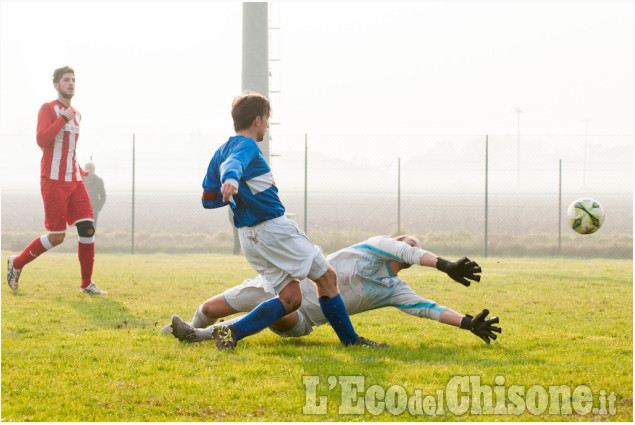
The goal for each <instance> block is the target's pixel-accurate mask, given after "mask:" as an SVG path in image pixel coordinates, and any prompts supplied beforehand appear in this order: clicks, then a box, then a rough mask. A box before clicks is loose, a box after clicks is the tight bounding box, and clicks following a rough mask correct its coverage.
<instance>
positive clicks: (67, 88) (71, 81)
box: [54, 72, 75, 99]
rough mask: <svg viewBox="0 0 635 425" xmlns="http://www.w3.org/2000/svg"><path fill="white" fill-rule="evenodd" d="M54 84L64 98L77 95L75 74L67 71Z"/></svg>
mask: <svg viewBox="0 0 635 425" xmlns="http://www.w3.org/2000/svg"><path fill="white" fill-rule="evenodd" d="M54 86H55V89H56V90H57V92H58V93H59V94H60V96H62V97H63V98H64V99H71V98H72V97H73V96H74V95H75V74H73V73H71V72H67V73H66V74H64V75H62V78H61V79H60V82H59V83H55V84H54Z"/></svg>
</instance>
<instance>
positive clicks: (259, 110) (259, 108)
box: [232, 92, 271, 132]
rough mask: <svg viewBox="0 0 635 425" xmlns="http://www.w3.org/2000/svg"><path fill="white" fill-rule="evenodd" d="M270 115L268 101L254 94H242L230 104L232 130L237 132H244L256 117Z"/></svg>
mask: <svg viewBox="0 0 635 425" xmlns="http://www.w3.org/2000/svg"><path fill="white" fill-rule="evenodd" d="M270 113H271V104H270V103H269V99H267V98H266V97H264V96H263V95H261V94H259V93H256V92H246V93H243V94H241V95H240V96H237V97H236V98H234V101H233V102H232V118H233V119H234V130H236V131H237V132H238V131H241V130H245V129H247V128H249V127H251V124H252V123H253V122H254V120H255V119H256V117H264V116H267V115H269V114H270Z"/></svg>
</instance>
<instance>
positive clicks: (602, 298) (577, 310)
mask: <svg viewBox="0 0 635 425" xmlns="http://www.w3.org/2000/svg"><path fill="white" fill-rule="evenodd" d="M7 256H8V253H6V252H4V253H3V255H2V261H3V262H6V258H7ZM477 261H479V263H481V265H482V267H483V279H482V281H481V282H480V283H478V284H474V285H472V286H471V287H470V288H465V287H463V286H461V285H459V284H458V283H455V282H453V281H451V280H450V279H449V278H448V277H447V276H445V275H444V274H442V273H440V272H438V271H436V270H433V269H429V268H423V267H412V268H410V269H408V270H406V271H403V272H402V273H401V274H400V276H401V277H402V279H404V280H406V281H407V282H408V283H409V285H410V286H411V287H412V288H413V289H414V290H415V291H416V292H418V293H419V294H420V295H422V296H423V297H426V298H429V299H433V300H435V301H436V302H438V303H439V304H441V305H445V306H448V307H450V308H453V309H454V310H457V311H459V312H461V313H469V314H475V313H477V312H479V311H480V310H481V309H483V308H488V309H489V310H490V311H491V314H492V315H498V316H500V317H501V326H502V327H503V334H502V336H501V337H500V338H499V339H498V341H497V342H496V343H494V344H492V345H490V346H487V345H485V344H483V343H482V341H481V340H479V339H478V338H476V337H475V336H474V335H472V334H470V333H469V332H465V331H462V330H460V329H457V328H452V327H448V326H444V325H441V324H439V323H436V322H433V321H430V320H425V319H420V318H417V317H413V316H409V315H406V314H403V313H402V312H400V311H398V310H397V309H394V308H385V309H378V310H374V311H370V312H367V313H363V314H360V315H356V316H353V317H352V321H353V324H354V325H355V328H356V330H357V332H358V333H359V334H360V335H363V336H365V337H367V338H370V339H373V340H376V341H385V342H388V343H389V344H390V347H389V348H387V349H382V350H373V349H368V348H364V347H349V348H345V347H342V346H341V345H340V344H339V343H338V341H337V338H336V336H335V334H334V332H333V331H332V329H331V328H330V327H329V326H328V325H325V326H321V327H318V328H316V329H315V331H314V332H313V333H312V334H311V335H310V336H307V337H303V338H299V339H282V338H280V337H278V336H276V335H275V334H273V333H272V332H269V331H265V332H262V333H260V334H257V335H255V336H253V337H250V338H247V339H245V340H243V341H241V342H240V343H239V346H238V347H237V349H236V351H235V352H233V353H228V352H219V351H217V350H216V349H215V348H214V346H213V343H211V342H207V343H201V344H186V343H181V342H179V341H177V340H176V339H175V338H173V337H171V336H165V335H161V334H160V333H159V330H160V329H161V327H162V326H163V325H165V324H167V323H169V320H170V317H171V315H172V314H174V313H176V314H179V315H181V317H183V318H185V319H186V320H189V319H190V318H191V316H192V314H193V312H194V310H195V309H196V307H197V306H198V305H199V304H200V303H201V302H202V301H204V300H205V299H207V298H208V297H210V296H212V295H215V294H218V293H221V292H222V291H223V290H225V289H227V288H229V287H231V286H234V285H237V284H239V283H241V282H242V281H243V280H244V279H245V278H249V277H252V276H253V275H254V272H253V270H252V269H251V268H250V267H249V265H248V264H247V262H246V261H245V260H244V258H243V257H240V256H236V257H234V256H226V255H204V254H190V255H168V254H153V255H134V256H132V255H116V254H99V252H98V254H97V261H96V265H95V274H94V279H95V283H96V284H97V285H98V286H99V287H100V288H103V289H105V290H107V291H109V294H108V295H106V296H103V297H90V296H87V295H86V294H82V293H81V292H80V291H79V264H78V261H77V257H76V255H74V254H66V253H55V252H52V253H47V254H45V255H44V256H42V257H41V258H39V259H38V260H36V261H35V262H33V263H31V264H29V265H28V266H27V267H26V268H25V269H24V272H23V274H22V277H21V279H20V290H19V291H18V292H12V291H11V290H10V288H9V287H8V286H7V285H6V283H3V285H2V420H11V421H133V420H139V421H141V420H143V421H223V420H229V421H244V420H247V421H250V420H254V421H263V420H269V421H273V420H281V421H325V420H338V421H413V420H435V421H440V420H441V421H445V420H450V421H453V420H461V421H462V420H475V421H500V420H503V421H517V420H520V421H528V420H536V419H539V420H554V421H561V420H567V421H569V420H574V421H575V420H580V421H594V420H623V421H625V420H629V421H630V420H632V418H633V402H632V392H633V391H632V382H633V362H632V361H633V352H632V347H633V341H632V335H633V328H632V325H633V320H632V319H633V303H632V300H633V280H632V277H633V275H632V271H633V268H632V261H631V260H599V259H591V260H574V259H561V258H549V259H527V258H523V259H514V258H488V259H477ZM3 280H4V279H3ZM459 376H467V377H472V378H471V379H478V380H480V384H481V385H482V386H489V387H491V388H492V389H495V388H498V389H499V390H500V389H501V388H503V389H504V390H505V391H506V393H505V395H506V397H507V399H506V403H505V404H506V405H507V406H509V407H513V406H512V404H510V400H509V397H508V396H509V388H510V387H512V386H521V387H524V388H525V389H526V390H529V389H530V388H531V387H532V386H536V385H539V386H541V387H543V388H544V389H545V390H546V391H548V390H549V386H566V387H567V388H570V389H571V391H573V390H574V389H575V388H576V387H578V386H581V385H585V386H588V387H589V388H590V390H591V391H593V395H594V399H593V403H594V405H593V407H594V408H598V407H601V406H600V405H599V402H600V399H599V397H598V395H599V394H601V391H605V392H606V395H607V396H608V395H609V394H610V393H611V392H613V393H614V394H615V408H616V412H615V414H614V415H609V414H606V415H603V414H593V412H591V413H589V414H586V415H580V414H576V412H575V410H574V411H573V412H572V414H562V413H560V414H550V413H549V408H547V409H546V411H543V412H542V413H540V414H538V415H534V414H532V412H531V411H529V410H528V409H525V410H524V411H523V412H520V414H519V415H516V414H513V413H517V412H516V411H514V409H509V412H508V414H479V413H478V410H479V408H478V406H475V404H474V403H472V405H471V406H470V408H469V409H468V411H467V412H466V413H465V414H462V412H459V413H458V414H457V412H458V410H457V409H452V408H450V406H449V405H448V399H447V398H446V397H445V396H444V397H442V400H443V402H444V403H443V404H444V405H443V406H442V407H443V408H442V409H439V408H438V407H439V406H436V407H437V408H436V409H432V410H434V412H432V414H426V413H423V414H420V413H419V412H421V411H422V409H421V405H417V397H416V394H419V395H423V396H424V397H425V396H430V397H433V398H436V397H437V392H438V391H443V392H444V395H447V394H446V393H447V392H448V391H449V390H448V383H449V382H451V380H452V378H453V377H459ZM303 377H305V378H303ZM306 377H308V378H306ZM333 377H334V378H333ZM342 377H344V378H342ZM345 377H356V378H345ZM359 377H362V379H363V384H364V387H363V390H360V391H359V394H358V395H359V398H358V399H357V400H355V401H350V397H348V396H349V395H350V391H349V392H347V391H346V388H345V386H343V384H342V382H344V381H346V379H349V380H350V379H359ZM497 377H499V378H497ZM500 377H502V378H500ZM307 379H309V380H311V379H313V380H315V379H317V380H319V382H318V384H317V385H316V386H314V388H313V389H314V391H312V390H311V388H309V387H308V386H307V384H306V380H307ZM334 379H335V381H333V380H334ZM455 379H456V378H455ZM501 379H503V380H504V383H503V384H502V385H498V387H497V386H496V384H497V382H498V383H500V382H501ZM342 380H343V381H342ZM497 380H498V381H497ZM340 381H342V382H340ZM332 382H335V385H330V384H331V383H332ZM373 386H378V387H380V388H381V389H382V390H383V391H384V392H385V393H388V394H392V395H396V396H395V398H394V399H393V400H394V401H393V402H390V401H389V400H386V399H381V398H378V397H374V398H373V397H371V398H369V397H368V394H369V389H370V388H371V387H373ZM397 387H399V388H401V389H403V391H404V392H405V393H406V396H407V398H406V400H407V401H408V402H412V403H413V405H412V406H407V407H406V408H405V409H403V410H401V408H400V405H399V403H400V402H401V401H402V400H401V399H400V398H399V396H400V394H401V393H400V391H401V390H400V389H399V388H397ZM307 388H309V389H307ZM391 388H393V390H390V389H391ZM375 389H377V388H375ZM472 389H473V388H472ZM389 390H390V391H392V392H389ZM466 394H467V395H470V394H471V393H470V392H468V393H466ZM313 396H315V397H314V398H312V397H313ZM365 396H366V399H365V398H364V397H365ZM320 397H324V399H321V398H320ZM430 397H428V399H427V401H428V402H431V399H430ZM450 398H451V397H450ZM320 401H322V403H324V404H320ZM360 402H363V403H364V404H363V409H362V412H361V414H350V412H351V410H350V409H348V408H347V403H348V404H351V405H356V406H358V407H359V406H360V405H359V403H360ZM374 402H376V403H375V404H373V403H374ZM382 403H383V404H382ZM391 403H392V404H391ZM527 404H528V405H530V403H527ZM317 405H320V406H325V407H326V412H325V413H324V414H305V413H303V408H304V410H305V411H311V409H313V411H316V410H315V409H317V410H319V408H317V407H316V406H317ZM369 406H370V407H369ZM373 406H374V407H373ZM382 406H383V408H382ZM401 407H402V406H401ZM530 407H531V406H530ZM347 409H348V410H347ZM473 409H474V410H473ZM428 410H429V409H428ZM480 410H481V411H483V410H484V411H485V412H487V408H486V407H484V408H481V409H480ZM453 411H454V413H453ZM347 412H348V413H347ZM413 413H414V416H413Z"/></svg>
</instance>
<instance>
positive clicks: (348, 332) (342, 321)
mask: <svg viewBox="0 0 635 425" xmlns="http://www.w3.org/2000/svg"><path fill="white" fill-rule="evenodd" d="M320 308H321V309H322V313H324V317H326V319H327V320H328V321H329V323H330V324H331V326H332V327H333V330H334V331H335V333H336V334H337V336H338V337H339V339H340V341H341V342H342V344H344V345H349V344H352V343H353V342H355V340H356V339H357V334H356V333H355V329H353V324H352V323H351V319H350V318H349V317H348V313H347V312H346V307H345V306H344V301H342V297H341V296H340V294H337V296H335V297H333V298H328V299H322V298H320Z"/></svg>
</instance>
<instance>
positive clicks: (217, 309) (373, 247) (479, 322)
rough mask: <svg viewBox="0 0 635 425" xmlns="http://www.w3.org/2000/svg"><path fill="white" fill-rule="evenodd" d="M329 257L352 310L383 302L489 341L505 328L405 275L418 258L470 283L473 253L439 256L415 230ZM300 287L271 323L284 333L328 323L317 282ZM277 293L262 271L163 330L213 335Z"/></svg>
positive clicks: (474, 274)
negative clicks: (296, 298)
mask: <svg viewBox="0 0 635 425" xmlns="http://www.w3.org/2000/svg"><path fill="white" fill-rule="evenodd" d="M327 259H328V261H329V263H330V264H331V265H332V266H333V268H334V269H335V271H336V273H337V279H338V282H339V288H340V292H341V296H342V299H343V300H344V305H345V306H346V310H347V311H348V313H349V315H353V314H358V313H362V312H364V311H368V310H374V309H377V308H382V307H396V308H398V309H400V310H401V311H403V312H404V313H408V314H411V315H413V316H417V317H422V318H426V319H432V320H436V321H439V322H441V323H444V324H446V325H451V326H456V327H459V328H461V329H465V330H468V331H471V332H472V333H473V334H475V335H476V336H478V337H479V338H481V339H482V340H483V341H484V342H485V343H487V344H489V343H490V340H495V339H496V337H497V335H496V334H497V333H499V334H500V332H501V328H500V327H497V326H494V325H495V324H497V323H498V322H499V319H498V317H492V318H489V319H488V318H487V315H488V314H489V311H488V310H486V309H485V310H483V311H481V312H480V313H478V314H477V315H476V316H475V317H472V316H470V315H462V314H459V313H457V312H456V311H454V310H452V309H450V308H447V307H443V306H440V305H438V304H437V303H436V302H434V301H431V300H428V299H425V298H422V297H420V296H419V295H417V294H416V293H415V292H414V291H413V290H412V289H411V288H410V287H409V286H408V285H407V283H406V282H404V281H403V280H401V279H400V278H399V276H398V273H399V272H400V271H401V270H404V269H407V268H409V267H410V266H411V265H413V264H418V265H421V266H427V267H436V268H437V269H438V270H440V271H442V272H445V273H447V274H448V275H449V277H451V278H452V279H453V280H455V281H457V282H459V283H461V284H462V285H464V286H470V280H472V281H476V282H479V281H480V278H481V276H480V274H479V273H481V267H480V266H479V265H478V264H477V263H476V262H474V261H470V260H469V259H467V258H462V259H460V260H458V261H456V262H452V261H448V260H445V259H443V258H440V257H437V256H436V255H435V254H433V253H431V252H428V251H425V250H423V249H421V245H420V243H419V241H418V239H417V238H416V237H415V236H409V235H404V236H399V237H397V238H391V237H388V236H375V237H372V238H370V239H368V240H366V241H364V242H362V243H359V244H356V245H353V246H350V247H348V248H344V249H342V250H340V251H337V252H335V253H333V254H331V255H330V256H328V257H327ZM300 287H301V289H302V305H301V306H300V308H299V309H298V310H296V311H294V312H292V313H290V314H288V315H286V316H284V317H283V318H282V319H279V320H278V321H276V322H274V323H273V324H272V325H271V326H270V327H269V328H270V329H271V330H272V331H273V332H275V333H276V334H278V335H280V336H282V337H300V336H305V335H309V334H310V333H311V332H313V327H314V326H320V325H322V324H324V323H327V320H326V318H325V317H324V315H323V314H322V311H321V309H320V305H319V301H318V295H317V291H316V289H315V285H314V284H313V283H312V282H311V281H310V280H309V279H304V280H302V281H301V282H300ZM275 296H276V295H275V294H273V293H269V292H267V291H266V290H265V282H264V278H263V277H262V276H260V275H259V276H257V277H255V278H253V279H247V280H245V281H244V282H243V283H242V284H241V285H238V286H235V287H233V288H230V289H228V290H226V291H225V292H223V293H222V294H220V295H217V296H215V297H213V298H210V299H208V300H207V301H205V302H204V303H202V304H201V305H200V306H199V307H198V308H197V309H196V312H195V313H194V317H193V318H192V322H191V324H190V323H187V322H185V321H183V320H182V319H181V318H180V317H179V316H177V315H174V316H172V324H171V325H168V326H166V327H164V328H163V330H162V332H163V333H170V332H171V333H172V334H173V335H174V336H175V337H176V338H178V339H181V340H184V341H188V342H201V341H205V340H209V339H213V337H212V330H213V329H214V324H215V323H216V321H217V320H218V319H220V318H222V317H225V316H229V315H231V314H234V313H237V312H248V311H251V310H252V309H254V308H255V307H256V306H258V305H259V304H260V303H262V302H263V301H266V300H268V299H271V298H274V297H275ZM241 317H242V316H241ZM237 320H240V317H236V318H233V319H231V320H228V321H225V322H222V324H223V325H225V326H229V325H231V324H232V323H233V322H235V321H237Z"/></svg>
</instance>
